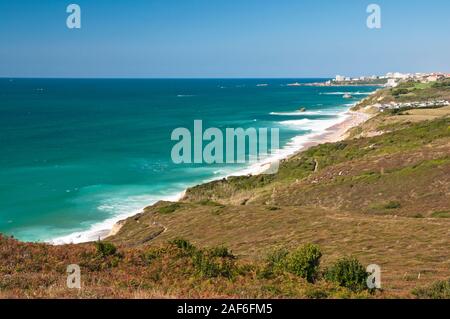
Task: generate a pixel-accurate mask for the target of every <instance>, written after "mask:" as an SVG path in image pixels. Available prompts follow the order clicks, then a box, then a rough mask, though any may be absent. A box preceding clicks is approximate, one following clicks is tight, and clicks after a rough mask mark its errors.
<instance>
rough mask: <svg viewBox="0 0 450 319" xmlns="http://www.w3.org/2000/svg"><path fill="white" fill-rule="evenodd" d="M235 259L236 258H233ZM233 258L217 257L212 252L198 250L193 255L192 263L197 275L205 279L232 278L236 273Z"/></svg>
mask: <svg viewBox="0 0 450 319" xmlns="http://www.w3.org/2000/svg"><path fill="white" fill-rule="evenodd" d="M233 258H234V256H233ZM233 258H231V257H217V256H214V255H213V254H211V252H210V251H209V252H205V251H203V250H198V251H196V252H195V253H194V254H193V255H192V262H193V265H194V268H195V269H196V271H197V274H198V275H200V276H201V277H205V278H214V277H219V276H220V277H225V278H232V277H233V276H234V274H235V272H236V265H235V263H234V261H233Z"/></svg>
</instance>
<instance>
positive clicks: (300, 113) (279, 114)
mask: <svg viewBox="0 0 450 319" xmlns="http://www.w3.org/2000/svg"><path fill="white" fill-rule="evenodd" d="M269 114H270V115H278V116H302V115H336V114H337V112H336V113H332V112H323V111H305V112H301V111H295V112H270V113H269Z"/></svg>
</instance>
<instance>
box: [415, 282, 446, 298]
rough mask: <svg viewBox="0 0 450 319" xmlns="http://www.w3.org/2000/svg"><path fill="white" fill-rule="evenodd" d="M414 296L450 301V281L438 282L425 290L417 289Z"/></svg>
mask: <svg viewBox="0 0 450 319" xmlns="http://www.w3.org/2000/svg"><path fill="white" fill-rule="evenodd" d="M412 294H413V295H414V296H416V297H417V298H421V299H450V279H448V280H442V281H437V282H435V283H433V284H432V285H431V286H428V287H425V288H416V289H414V290H413V291H412Z"/></svg>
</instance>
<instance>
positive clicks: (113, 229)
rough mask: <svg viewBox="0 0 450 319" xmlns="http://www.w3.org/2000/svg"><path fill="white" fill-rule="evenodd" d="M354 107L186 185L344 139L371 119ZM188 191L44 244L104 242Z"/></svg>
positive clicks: (257, 168)
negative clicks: (245, 162)
mask: <svg viewBox="0 0 450 319" xmlns="http://www.w3.org/2000/svg"><path fill="white" fill-rule="evenodd" d="M375 92H377V90H375V91H374V92H371V93H370V94H374V93H375ZM359 102H361V101H358V102H356V104H357V103H359ZM354 105H355V104H352V105H351V106H350V105H347V108H346V109H345V110H343V111H342V112H340V113H338V114H337V116H338V118H337V119H336V122H335V123H332V124H331V125H330V126H328V127H325V128H323V129H322V130H320V131H318V132H311V133H309V134H306V135H298V136H296V137H294V138H293V139H292V140H291V141H290V142H289V143H287V144H286V145H285V146H284V147H283V148H281V149H279V150H277V152H275V153H274V154H271V156H270V157H269V158H267V159H265V160H264V161H262V162H257V163H253V164H250V165H249V166H248V167H245V168H243V169H241V170H239V171H237V172H233V173H230V174H227V175H221V176H214V177H212V178H211V179H209V180H206V181H203V182H201V183H197V184H195V185H191V186H188V187H187V188H189V187H194V186H196V185H201V184H204V183H208V182H212V181H214V180H219V179H223V178H228V177H230V176H245V175H259V174H262V173H267V172H268V171H269V170H272V169H273V166H272V165H273V164H274V163H279V162H281V161H284V160H288V159H289V158H291V157H292V156H294V155H296V154H298V153H300V152H303V151H305V150H307V149H308V148H310V147H312V146H315V145H318V144H323V143H334V142H338V141H340V140H343V139H345V138H346V137H347V132H348V130H350V129H351V128H353V127H356V126H358V125H360V124H362V123H364V122H365V121H367V120H368V119H370V118H371V116H373V115H370V114H367V113H364V112H361V111H351V108H352V106H354ZM187 188H186V189H184V190H183V191H182V192H180V193H177V194H173V195H171V196H166V197H162V198H159V199H158V200H156V201H155V202H152V203H148V204H146V205H145V206H144V207H142V208H140V209H138V210H136V211H133V212H129V213H126V214H122V215H118V216H115V217H113V218H110V219H107V220H104V221H102V222H100V223H96V224H93V225H91V227H90V229H88V230H85V231H79V232H75V233H71V234H69V235H66V236H61V237H58V238H52V239H50V240H48V241H46V242H47V243H49V244H52V245H64V244H80V243H86V242H92V241H96V240H104V239H106V238H108V237H111V236H114V235H115V234H117V233H118V232H119V231H120V228H121V227H122V225H123V224H124V221H125V220H126V219H128V218H130V217H133V216H135V215H137V214H140V213H142V211H143V210H144V209H145V208H146V207H148V206H151V205H154V204H155V203H156V202H158V201H171V202H177V201H180V200H182V199H183V197H184V194H185V192H186V190H187Z"/></svg>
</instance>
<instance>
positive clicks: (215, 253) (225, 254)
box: [209, 246, 235, 258]
mask: <svg viewBox="0 0 450 319" xmlns="http://www.w3.org/2000/svg"><path fill="white" fill-rule="evenodd" d="M209 255H210V256H211V257H220V258H235V256H234V255H233V254H232V253H231V251H229V250H228V248H227V247H223V246H219V247H214V248H211V249H210V250H209Z"/></svg>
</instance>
